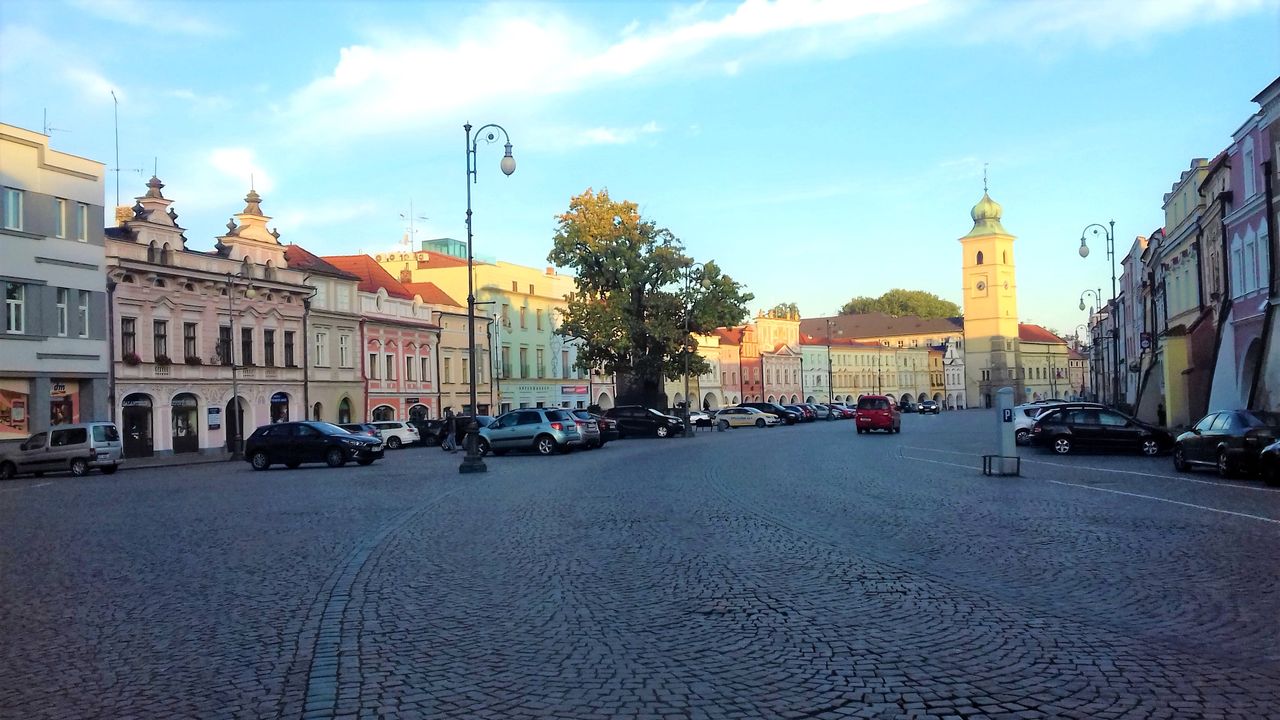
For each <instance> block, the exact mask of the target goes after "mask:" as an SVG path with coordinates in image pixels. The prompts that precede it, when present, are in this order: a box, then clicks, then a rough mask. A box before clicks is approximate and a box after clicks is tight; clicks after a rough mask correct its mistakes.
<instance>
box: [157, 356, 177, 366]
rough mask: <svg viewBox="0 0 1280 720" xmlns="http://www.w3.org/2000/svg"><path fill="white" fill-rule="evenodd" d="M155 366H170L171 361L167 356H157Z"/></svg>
mask: <svg viewBox="0 0 1280 720" xmlns="http://www.w3.org/2000/svg"><path fill="white" fill-rule="evenodd" d="M155 362H156V364H157V365H172V364H173V360H172V359H171V358H170V357H169V356H168V355H157V356H156V360H155Z"/></svg>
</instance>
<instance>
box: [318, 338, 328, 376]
mask: <svg viewBox="0 0 1280 720" xmlns="http://www.w3.org/2000/svg"><path fill="white" fill-rule="evenodd" d="M316 367H329V333H327V332H317V333H316Z"/></svg>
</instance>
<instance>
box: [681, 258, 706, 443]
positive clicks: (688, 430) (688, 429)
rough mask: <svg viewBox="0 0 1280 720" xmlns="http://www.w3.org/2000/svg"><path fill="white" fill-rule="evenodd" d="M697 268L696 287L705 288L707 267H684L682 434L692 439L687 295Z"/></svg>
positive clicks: (695, 264) (690, 308)
mask: <svg viewBox="0 0 1280 720" xmlns="http://www.w3.org/2000/svg"><path fill="white" fill-rule="evenodd" d="M694 268H698V269H699V270H702V272H703V273H704V274H702V275H700V276H699V278H698V287H700V288H706V287H707V276H706V274H705V273H706V271H707V266H706V265H705V264H704V263H700V262H693V261H690V262H689V264H688V265H686V266H685V267H684V341H685V348H684V434H685V437H693V425H692V424H691V423H690V422H689V341H690V340H691V339H692V338H691V337H690V335H689V316H690V315H692V314H693V298H692V297H691V296H690V294H689V284H690V281H691V280H692V279H693V269H694Z"/></svg>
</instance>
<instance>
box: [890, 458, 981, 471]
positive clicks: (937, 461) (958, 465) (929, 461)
mask: <svg viewBox="0 0 1280 720" xmlns="http://www.w3.org/2000/svg"><path fill="white" fill-rule="evenodd" d="M898 457H901V458H902V459H903V460H914V461H916V462H927V463H933V464H934V465H950V466H951V467H960V468H965V469H967V470H981V469H982V468H981V467H975V466H973V465H961V464H960V463H952V462H943V461H942V460H927V459H925V458H918V457H910V456H908V455H899V456H898Z"/></svg>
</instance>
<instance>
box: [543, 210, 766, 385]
mask: <svg viewBox="0 0 1280 720" xmlns="http://www.w3.org/2000/svg"><path fill="white" fill-rule="evenodd" d="M558 220H559V224H558V226H557V229H556V234H555V238H554V240H553V245H552V249H551V253H550V254H549V255H547V260H548V261H549V262H551V263H552V264H554V265H556V266H557V267H566V268H571V269H572V270H573V271H574V273H575V274H576V275H577V292H576V293H574V294H573V295H571V296H570V297H569V298H568V299H567V307H566V308H565V310H564V311H563V317H562V320H561V323H560V327H559V328H557V329H556V332H557V333H559V334H560V335H563V336H565V337H570V338H577V339H579V340H580V341H581V342H582V346H581V348H580V349H579V351H578V360H577V366H578V367H579V368H580V369H582V370H589V369H591V368H595V367H603V368H604V370H605V372H608V373H614V374H616V375H617V376H618V380H619V388H618V394H619V401H620V402H636V403H641V404H645V405H649V406H653V405H656V404H658V397H659V396H660V395H661V393H662V383H663V380H664V379H668V380H674V379H676V378H677V377H679V376H680V375H681V373H683V371H684V363H685V360H686V356H687V359H688V363H689V372H690V373H691V374H693V375H699V374H702V373H705V372H707V371H709V370H710V367H709V366H708V365H707V363H706V361H705V360H703V359H702V357H701V356H699V355H698V354H697V351H696V345H695V344H694V342H693V340H692V338H691V335H692V334H697V333H708V332H711V331H712V330H714V329H715V328H717V327H720V326H726V325H736V324H737V323H740V322H741V321H742V320H743V318H744V317H745V316H746V313H747V310H746V305H747V303H748V302H750V301H751V299H752V297H753V296H752V295H751V293H748V292H745V291H744V289H743V287H742V285H740V284H738V283H737V282H735V281H734V280H733V278H731V277H729V276H728V275H725V274H724V273H723V272H721V270H720V268H719V266H717V265H716V264H715V263H714V262H707V263H705V264H702V265H700V266H699V265H698V264H697V263H695V262H694V261H693V259H692V258H690V257H689V256H688V255H686V254H685V253H684V246H683V245H682V244H681V242H680V240H679V239H678V238H677V237H676V236H675V235H674V234H673V233H671V231H669V230H667V229H665V228H660V227H658V226H657V225H656V224H655V223H654V222H653V221H652V220H648V219H646V218H644V217H642V216H641V215H640V211H639V208H638V207H637V206H636V204H635V203H632V202H627V201H617V200H614V199H612V198H610V197H609V193H608V191H607V190H601V191H600V192H599V193H596V192H593V191H592V190H591V189H588V190H587V191H586V192H584V193H583V194H581V195H578V196H576V197H574V198H573V199H571V200H570V201H569V210H568V211H567V212H565V213H564V214H562V215H560V216H559V218H558ZM686 309H687V310H686ZM686 320H687V323H688V330H689V331H688V332H686V331H685V327H686Z"/></svg>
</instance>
